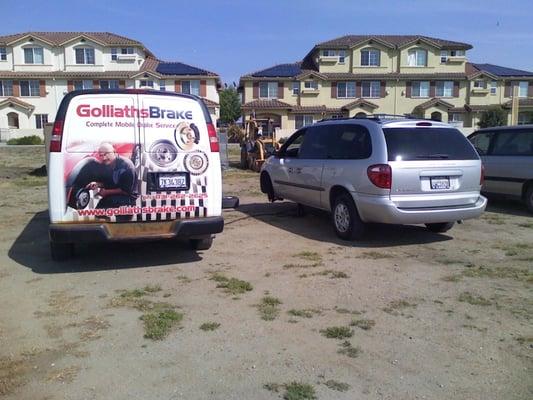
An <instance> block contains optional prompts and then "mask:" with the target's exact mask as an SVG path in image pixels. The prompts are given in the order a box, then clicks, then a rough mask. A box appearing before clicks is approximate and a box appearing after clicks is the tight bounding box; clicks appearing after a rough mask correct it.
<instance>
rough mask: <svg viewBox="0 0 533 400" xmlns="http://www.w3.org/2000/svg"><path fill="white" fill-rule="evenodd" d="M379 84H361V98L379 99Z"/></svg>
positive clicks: (377, 82) (374, 82) (373, 82)
mask: <svg viewBox="0 0 533 400" xmlns="http://www.w3.org/2000/svg"><path fill="white" fill-rule="evenodd" d="M380 91H381V84H380V82H379V81H371V82H362V83H361V97H380V95H381V92H380Z"/></svg>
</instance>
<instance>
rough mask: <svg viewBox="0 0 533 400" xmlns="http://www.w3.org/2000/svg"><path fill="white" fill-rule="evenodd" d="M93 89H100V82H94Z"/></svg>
mask: <svg viewBox="0 0 533 400" xmlns="http://www.w3.org/2000/svg"><path fill="white" fill-rule="evenodd" d="M93 89H100V81H93Z"/></svg>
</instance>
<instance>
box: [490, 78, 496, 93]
mask: <svg viewBox="0 0 533 400" xmlns="http://www.w3.org/2000/svg"><path fill="white" fill-rule="evenodd" d="M497 88H498V83H497V82H496V81H492V82H491V83H490V94H493V95H494V94H496V89H497Z"/></svg>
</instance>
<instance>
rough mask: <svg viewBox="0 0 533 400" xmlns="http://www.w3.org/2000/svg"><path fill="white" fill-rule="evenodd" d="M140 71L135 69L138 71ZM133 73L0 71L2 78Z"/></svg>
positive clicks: (125, 75) (124, 75) (127, 74)
mask: <svg viewBox="0 0 533 400" xmlns="http://www.w3.org/2000/svg"><path fill="white" fill-rule="evenodd" d="M137 72H138V71H135V73H137ZM131 75H132V71H106V72H91V71H74V72H65V71H50V72H29V71H20V72H14V71H0V76H1V77H2V79H6V78H7V79H9V78H12V79H14V78H28V79H31V78H34V79H37V78H67V79H68V78H102V79H103V78H109V79H112V78H117V79H118V78H123V79H128V78H129V77H130V76H131Z"/></svg>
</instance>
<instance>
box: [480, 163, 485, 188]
mask: <svg viewBox="0 0 533 400" xmlns="http://www.w3.org/2000/svg"><path fill="white" fill-rule="evenodd" d="M483 183H485V166H484V165H483V163H481V175H480V177H479V185H480V186H483Z"/></svg>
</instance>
